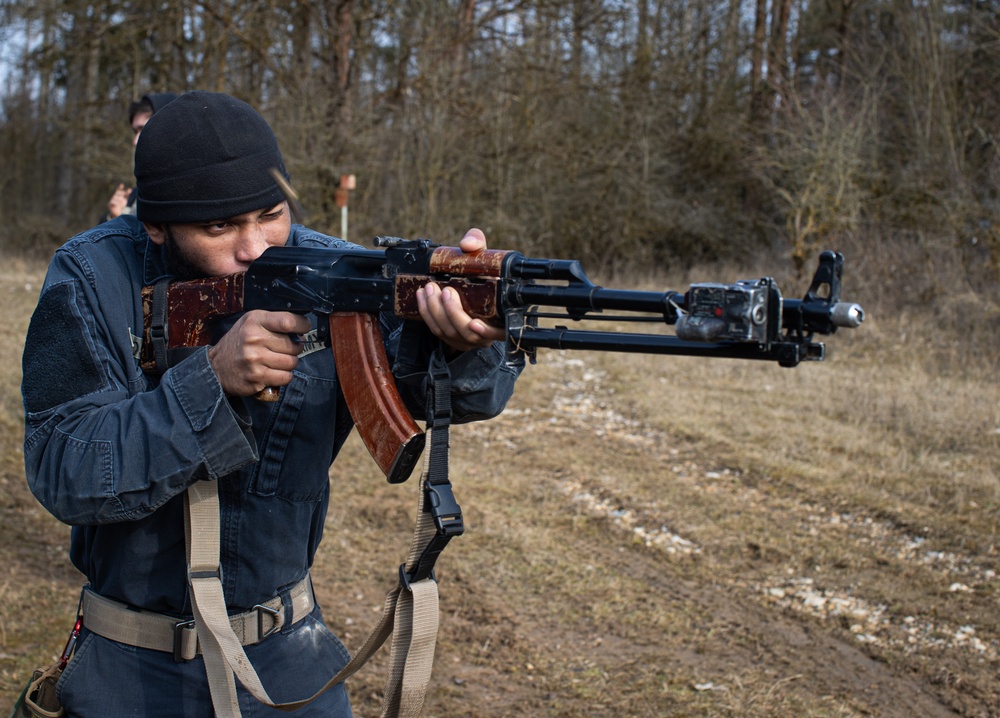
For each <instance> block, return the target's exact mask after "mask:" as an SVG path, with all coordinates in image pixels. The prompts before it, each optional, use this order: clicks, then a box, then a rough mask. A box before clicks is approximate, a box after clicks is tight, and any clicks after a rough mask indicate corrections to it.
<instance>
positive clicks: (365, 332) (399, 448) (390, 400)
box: [330, 312, 424, 484]
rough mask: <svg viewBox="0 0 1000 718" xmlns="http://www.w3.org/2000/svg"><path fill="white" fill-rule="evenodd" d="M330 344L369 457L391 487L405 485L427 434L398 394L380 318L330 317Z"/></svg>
mask: <svg viewBox="0 0 1000 718" xmlns="http://www.w3.org/2000/svg"><path fill="white" fill-rule="evenodd" d="M330 343H331V344H332V345H333V358H334V361H335V362H336V365H337V376H338V377H339V378H340V388H341V390H342V391H343V392H344V398H345V399H346V400H347V408H348V409H349V410H350V412H351V418H352V419H354V424H355V426H357V427H358V433H359V434H360V435H361V440H362V441H363V442H364V444H365V446H366V447H367V448H368V453H370V454H371V455H372V458H373V459H375V463H376V464H378V466H379V468H380V469H382V472H383V473H384V474H385V476H386V478H387V479H388V480H389V482H390V483H393V484H398V483H401V482H403V481H406V479H407V478H409V476H410V474H411V473H412V472H413V467H414V466H415V465H416V463H417V461H418V459H419V458H420V453H421V451H422V450H423V448H424V434H423V432H422V431H421V430H420V428H419V427H418V426H417V424H416V423H415V422H414V421H413V418H412V417H411V416H410V412H409V410H408V409H407V408H406V405H405V404H403V399H402V397H400V395H399V392H398V391H397V390H396V384H395V381H394V380H393V376H392V372H391V371H390V369H389V359H388V357H387V356H386V354H385V345H384V344H383V343H382V332H381V330H380V329H379V326H378V318H377V317H376V316H375V315H374V314H366V313H347V312H343V313H336V314H331V315H330Z"/></svg>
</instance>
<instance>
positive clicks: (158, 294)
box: [149, 277, 172, 374]
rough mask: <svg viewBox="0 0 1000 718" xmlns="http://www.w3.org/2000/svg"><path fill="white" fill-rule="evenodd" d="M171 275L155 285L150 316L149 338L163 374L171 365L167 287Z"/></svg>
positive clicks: (158, 370)
mask: <svg viewBox="0 0 1000 718" xmlns="http://www.w3.org/2000/svg"><path fill="white" fill-rule="evenodd" d="M171 279H172V278H171V277H164V278H163V279H160V280H159V281H158V282H157V283H156V284H154V285H153V306H152V307H151V308H150V316H149V340H150V342H151V343H152V345H153V357H154V358H155V360H156V371H157V372H159V373H160V374H162V373H163V372H165V371H166V370H167V369H169V368H170V365H169V364H168V363H167V289H168V288H169V287H170V281H171Z"/></svg>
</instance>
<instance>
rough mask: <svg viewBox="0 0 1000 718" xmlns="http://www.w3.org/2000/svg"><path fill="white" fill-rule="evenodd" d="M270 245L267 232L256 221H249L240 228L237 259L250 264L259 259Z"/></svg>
mask: <svg viewBox="0 0 1000 718" xmlns="http://www.w3.org/2000/svg"><path fill="white" fill-rule="evenodd" d="M268 246H269V244H268V241H267V233H266V232H265V231H264V228H263V227H261V226H260V225H259V224H257V223H256V222H248V223H247V224H244V225H242V226H241V227H240V228H239V237H238V238H237V240H236V259H237V261H239V262H242V263H245V264H249V263H250V262H252V261H254V260H255V259H257V258H258V257H259V256H260V255H261V254H263V253H264V250H265V249H267V248H268Z"/></svg>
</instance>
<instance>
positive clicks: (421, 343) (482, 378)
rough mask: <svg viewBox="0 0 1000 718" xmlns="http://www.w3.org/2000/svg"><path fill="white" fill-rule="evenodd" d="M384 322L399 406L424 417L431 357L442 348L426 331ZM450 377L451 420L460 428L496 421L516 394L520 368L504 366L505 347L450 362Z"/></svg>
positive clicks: (419, 326) (415, 325)
mask: <svg viewBox="0 0 1000 718" xmlns="http://www.w3.org/2000/svg"><path fill="white" fill-rule="evenodd" d="M393 320H395V317H384V318H383V335H384V336H386V337H387V342H386V343H387V350H388V352H389V355H390V356H393V357H395V359H394V362H393V375H394V376H395V377H396V386H397V387H398V389H399V391H400V395H401V396H402V398H403V401H404V402H405V403H406V405H407V407H408V408H409V409H410V412H411V413H412V414H413V416H414V417H415V418H416V419H418V420H422V419H424V418H425V414H426V405H427V396H426V389H425V388H424V385H425V379H426V376H427V368H428V365H429V363H430V355H431V352H432V351H433V350H434V349H435V348H436V347H438V346H439V345H440V343H441V342H440V340H438V339H437V338H436V337H435V336H434V335H433V334H431V333H430V331H429V330H428V329H427V327H426V326H425V325H424V324H423V323H421V322H416V321H404V322H398V320H396V322H398V326H395V327H393V323H394V322H393ZM448 369H449V370H450V372H451V402H452V405H451V410H452V421H453V422H454V423H456V424H462V423H465V422H469V421H481V420H484V419H491V418H493V417H495V416H497V415H498V414H499V413H500V412H501V411H503V409H504V407H505V406H506V405H507V401H508V400H509V399H510V397H511V395H512V394H513V393H514V383H515V382H516V381H517V377H518V376H519V374H520V371H521V367H519V366H511V365H509V364H507V363H506V362H505V361H504V351H503V344H501V343H499V342H496V343H494V344H492V345H490V346H488V347H486V348H484V349H477V350H475V351H467V352H462V353H460V354H458V355H457V356H456V357H454V358H453V359H451V360H450V361H449V362H448Z"/></svg>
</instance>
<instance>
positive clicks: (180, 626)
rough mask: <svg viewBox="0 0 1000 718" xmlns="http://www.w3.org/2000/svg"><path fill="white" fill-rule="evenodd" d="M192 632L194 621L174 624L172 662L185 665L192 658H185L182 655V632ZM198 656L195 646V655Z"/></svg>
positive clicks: (196, 646)
mask: <svg viewBox="0 0 1000 718" xmlns="http://www.w3.org/2000/svg"><path fill="white" fill-rule="evenodd" d="M188 630H190V631H193V630H194V619H191V620H190V621H178V622H177V623H175V624H174V662H175V663H187V662H188V661H190V660H191V658H194V656H192V657H191V658H185V657H184V653H183V648H184V634H183V633H181V632H182V631H188ZM197 654H198V645H197V643H196V644H195V655H197Z"/></svg>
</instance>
